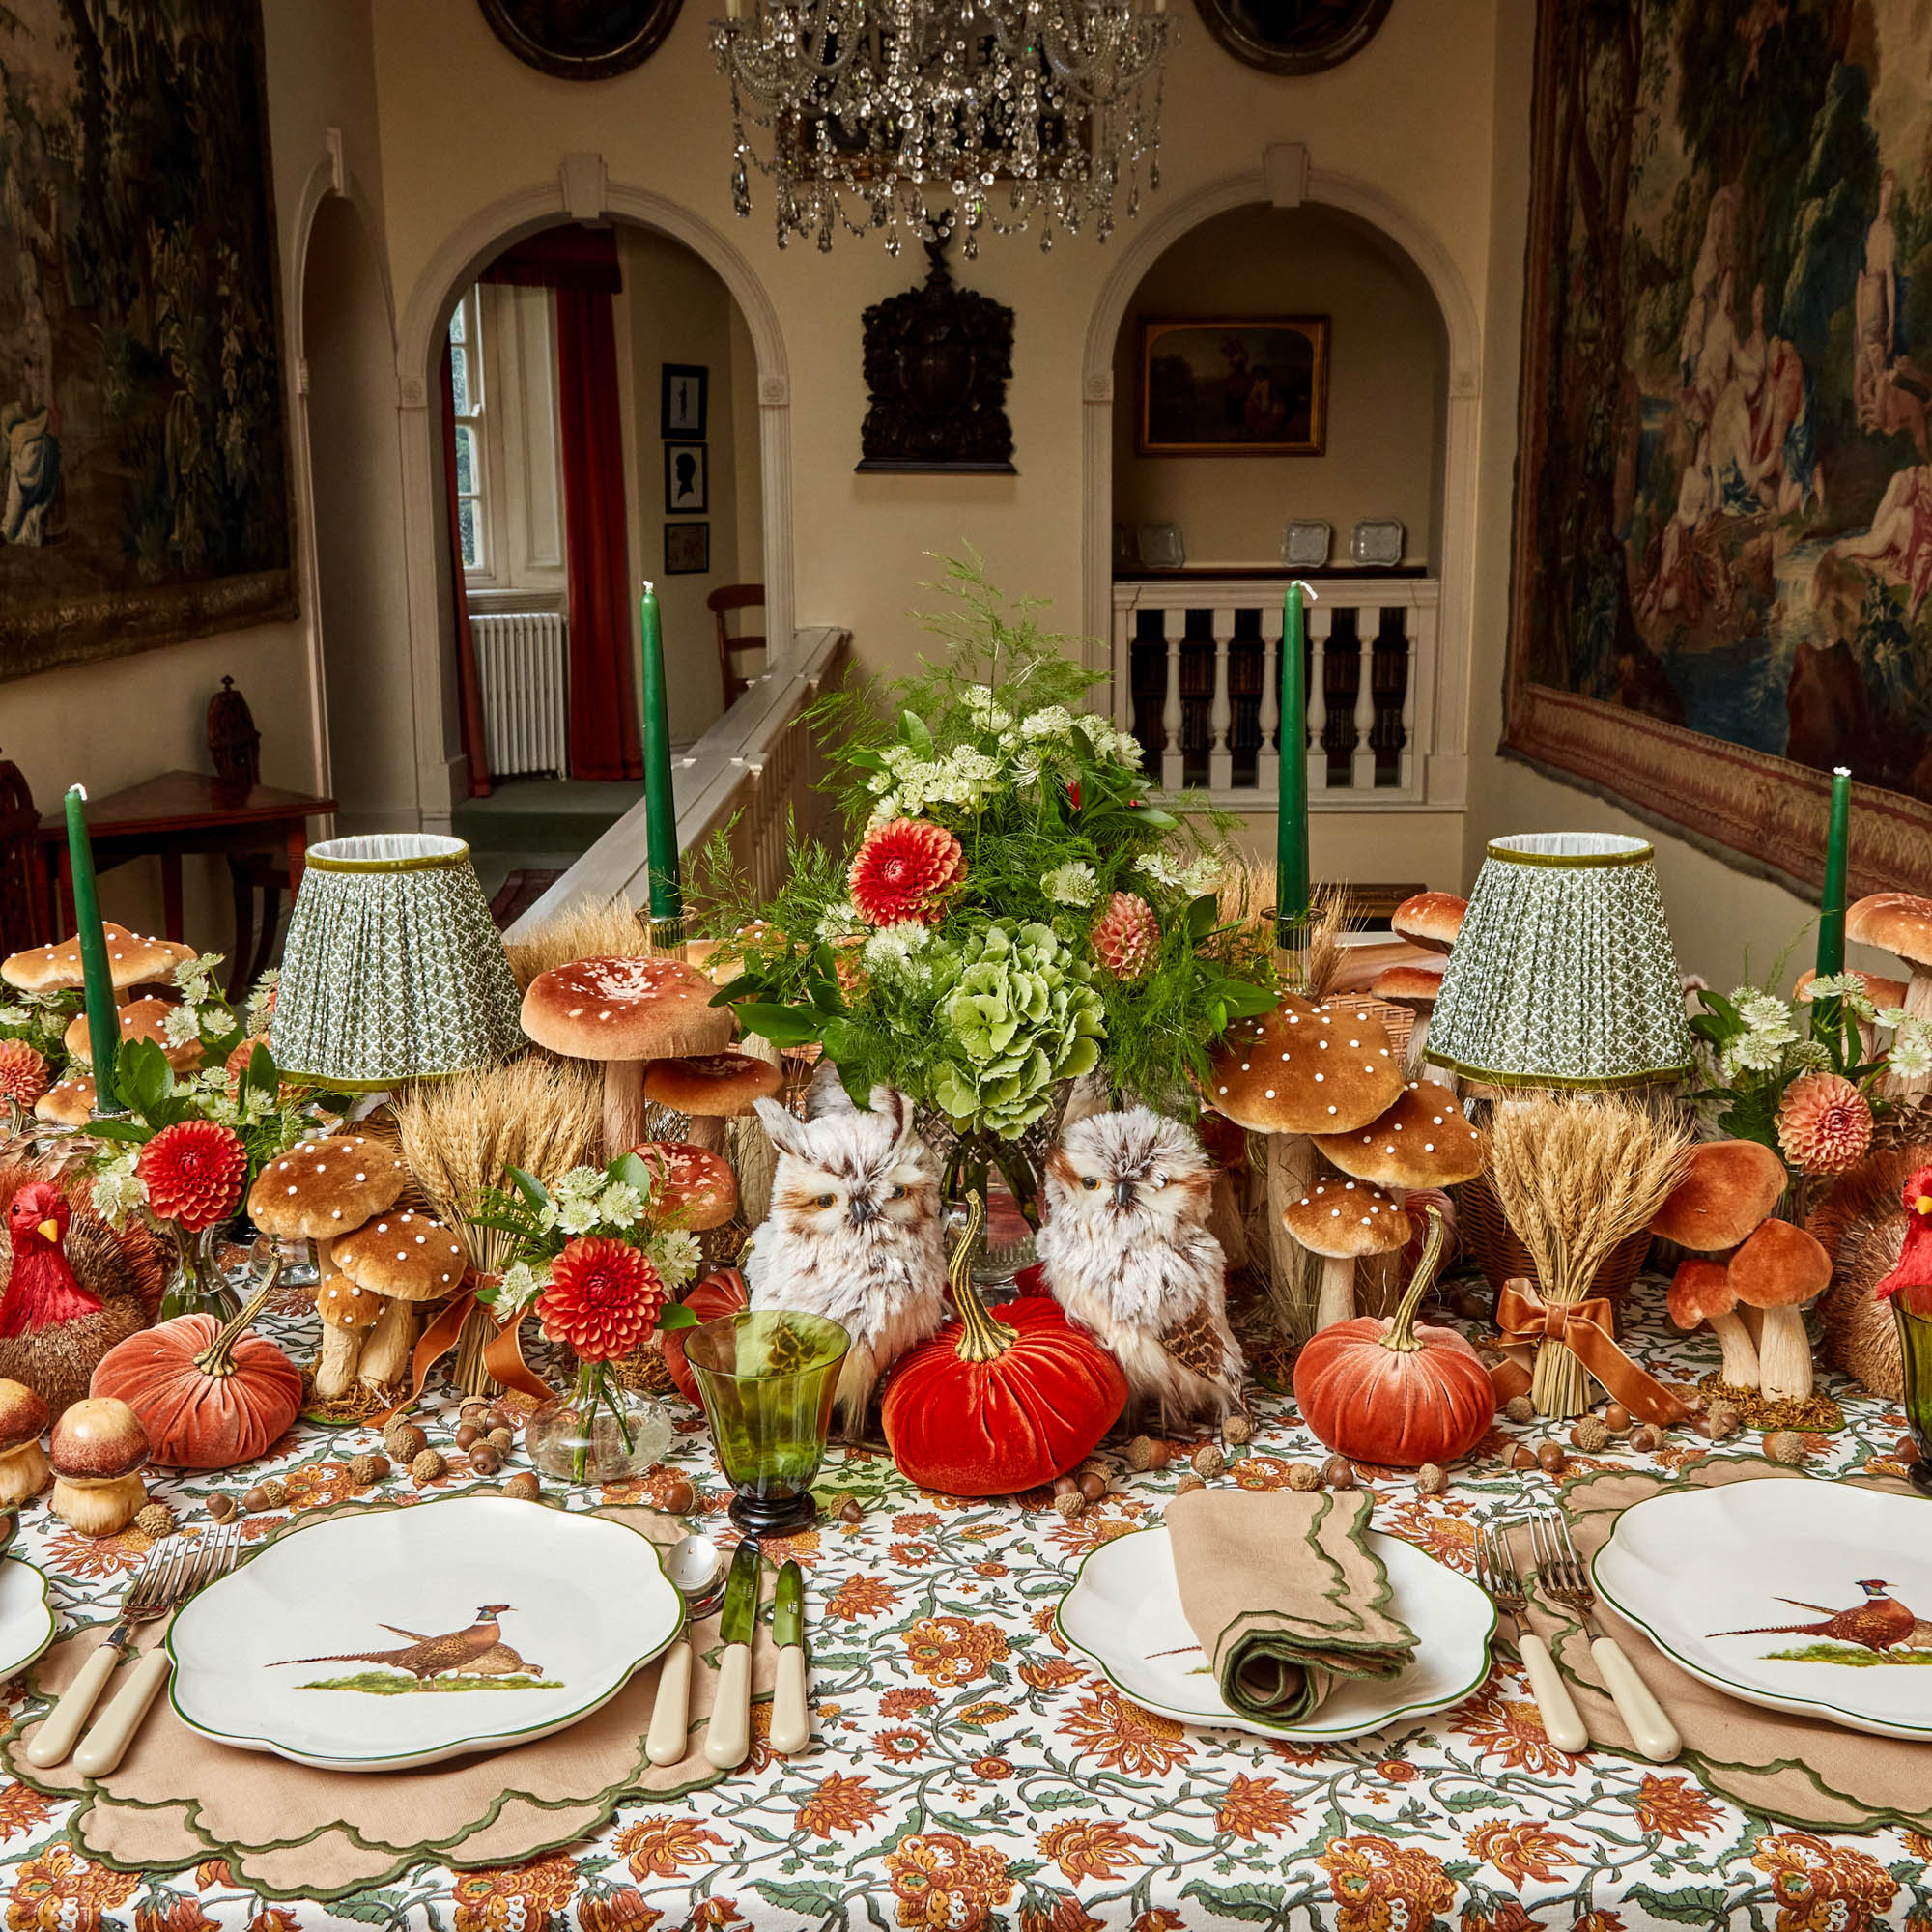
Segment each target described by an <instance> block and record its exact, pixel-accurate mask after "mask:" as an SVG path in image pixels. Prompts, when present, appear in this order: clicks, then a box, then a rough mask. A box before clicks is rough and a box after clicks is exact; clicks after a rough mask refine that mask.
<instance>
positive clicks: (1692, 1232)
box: [1650, 1141, 1788, 1380]
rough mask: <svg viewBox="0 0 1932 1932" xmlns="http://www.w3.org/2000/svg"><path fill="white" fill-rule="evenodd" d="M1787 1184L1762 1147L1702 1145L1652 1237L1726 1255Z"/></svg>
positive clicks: (1694, 1152)
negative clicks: (1657, 1236)
mask: <svg viewBox="0 0 1932 1932" xmlns="http://www.w3.org/2000/svg"><path fill="white" fill-rule="evenodd" d="M1787 1180H1788V1177H1787V1175H1786V1174H1785V1171H1784V1163H1783V1162H1782V1161H1781V1160H1779V1159H1778V1157H1777V1156H1776V1154H1775V1153H1773V1152H1772V1151H1771V1150H1770V1149H1769V1148H1768V1147H1766V1146H1764V1145H1763V1144H1762V1143H1761V1142H1758V1141H1701V1142H1699V1143H1698V1145H1697V1146H1695V1147H1693V1148H1692V1149H1691V1150H1690V1163H1689V1165H1688V1166H1687V1167H1686V1168H1685V1170H1684V1179H1682V1180H1680V1181H1679V1182H1678V1183H1677V1185H1676V1186H1675V1187H1673V1188H1672V1189H1671V1190H1670V1192H1669V1193H1668V1194H1667V1195H1665V1196H1664V1200H1663V1206H1662V1208H1659V1209H1658V1210H1657V1212H1656V1214H1655V1215H1653V1216H1652V1217H1651V1223H1650V1232H1651V1233H1652V1234H1653V1235H1661V1236H1662V1237H1663V1239H1665V1240H1666V1241H1675V1242H1676V1243H1677V1245H1678V1246H1679V1247H1680V1248H1689V1249H1690V1251H1691V1252H1692V1253H1693V1254H1700V1255H1717V1254H1722V1253H1724V1252H1725V1251H1726V1250H1727V1249H1730V1248H1734V1247H1736V1246H1737V1245H1738V1243H1739V1242H1740V1241H1742V1240H1744V1239H1745V1237H1746V1236H1748V1235H1749V1234H1750V1233H1751V1231H1752V1230H1753V1229H1755V1228H1756V1227H1758V1226H1759V1225H1760V1224H1761V1223H1762V1222H1763V1221H1764V1219H1765V1217H1766V1216H1767V1215H1768V1214H1769V1213H1770V1212H1771V1210H1772V1209H1773V1208H1776V1206H1777V1204H1778V1201H1779V1200H1780V1199H1781V1198H1782V1196H1783V1193H1784V1189H1785V1185H1786V1182H1787ZM1725 1379H1726V1380H1728V1379H1729V1378H1728V1377H1726V1378H1725Z"/></svg>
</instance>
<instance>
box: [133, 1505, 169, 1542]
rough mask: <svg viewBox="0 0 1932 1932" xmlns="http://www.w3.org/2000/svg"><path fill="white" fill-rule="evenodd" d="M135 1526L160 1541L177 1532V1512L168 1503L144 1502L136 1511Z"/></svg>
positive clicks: (142, 1532)
mask: <svg viewBox="0 0 1932 1932" xmlns="http://www.w3.org/2000/svg"><path fill="white" fill-rule="evenodd" d="M134 1527H135V1528H136V1529H138V1530H139V1531H140V1532H141V1534H142V1535H143V1536H147V1537H152V1538H154V1540H155V1541H156V1542H159V1541H160V1539H161V1538H162V1537H164V1536H172V1535H173V1534H174V1533H175V1513H174V1511H173V1510H171V1509H170V1508H169V1507H168V1506H167V1504H166V1503H144V1504H143V1505H142V1506H141V1507H140V1508H139V1509H138V1510H136V1511H135V1512H134Z"/></svg>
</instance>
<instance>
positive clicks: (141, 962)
mask: <svg viewBox="0 0 1932 1932" xmlns="http://www.w3.org/2000/svg"><path fill="white" fill-rule="evenodd" d="M100 931H101V936H102V938H103V939H104V940H105V941H106V943H107V977H108V978H109V979H110V980H112V981H113V984H114V997H115V999H116V1001H117V1002H125V1001H126V999H127V997H128V988H129V987H130V986H152V985H157V984H160V983H162V982H164V981H166V980H171V979H172V978H173V977H174V970H175V966H176V963H177V961H178V960H179V958H180V952H179V950H178V949H177V948H176V946H175V945H174V944H173V942H171V941H169V940H165V939H148V938H144V937H143V936H142V935H141V934H140V933H138V932H129V931H128V928H127V927H126V926H125V925H116V924H115V923H114V922H113V921H112V920H111V919H110V920H103V921H102V922H101V924H100ZM0 980H6V982H7V983H8V985H10V986H17V987H18V988H19V989H20V991H21V992H23V993H56V992H64V991H68V990H71V989H77V988H79V987H82V986H85V985H86V983H87V974H86V969H85V968H84V967H83V966H82V964H81V959H80V935H79V934H78V933H76V934H75V935H74V936H73V937H72V938H71V939H64V940H63V941H62V942H61V943H60V944H59V945H58V946H30V947H28V948H27V949H26V950H25V951H24V952H14V953H10V954H9V955H8V957H7V958H5V959H0Z"/></svg>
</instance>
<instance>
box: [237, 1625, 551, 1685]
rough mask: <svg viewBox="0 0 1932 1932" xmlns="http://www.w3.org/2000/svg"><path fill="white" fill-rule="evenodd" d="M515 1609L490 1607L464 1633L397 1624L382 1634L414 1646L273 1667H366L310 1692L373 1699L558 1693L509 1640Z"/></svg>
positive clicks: (350, 1652) (285, 1660)
mask: <svg viewBox="0 0 1932 1932" xmlns="http://www.w3.org/2000/svg"><path fill="white" fill-rule="evenodd" d="M513 1609H514V1605H509V1604H485V1605H482V1606H481V1607H480V1608H479V1609H478V1610H477V1612H476V1620H475V1622H474V1623H472V1624H469V1625H468V1626H467V1627H466V1628H465V1629H463V1630H458V1631H447V1632H444V1633H443V1634H441V1635H440V1636H428V1635H425V1634H423V1633H422V1632H421V1631H412V1630H404V1629H402V1628H401V1626H400V1625H397V1624H381V1625H379V1626H378V1628H379V1629H382V1630H385V1631H388V1632H389V1633H390V1634H392V1635H395V1636H402V1637H408V1638H409V1642H408V1643H406V1644H403V1645H400V1646H398V1647H397V1648H395V1649H391V1650H346V1651H336V1652H333V1653H331V1654H330V1655H328V1656H327V1657H285V1658H283V1659H281V1660H280V1661H279V1662H275V1663H271V1664H270V1665H268V1666H267V1667H268V1668H269V1669H270V1670H281V1669H285V1668H287V1667H288V1666H289V1665H290V1664H296V1663H366V1664H369V1665H372V1666H373V1668H371V1669H368V1670H363V1671H358V1672H357V1673H355V1675H354V1676H351V1677H332V1678H327V1679H325V1680H323V1681H320V1682H318V1683H314V1684H304V1685H302V1686H301V1687H300V1688H301V1689H302V1690H361V1691H365V1692H367V1693H369V1694H370V1695H372V1696H378V1697H396V1696H404V1695H408V1694H409V1693H411V1692H412V1691H419V1690H560V1689H561V1688H562V1686H561V1684H560V1682H558V1681H556V1680H547V1679H546V1678H545V1677H544V1674H543V1666H542V1665H541V1664H539V1663H526V1662H525V1661H524V1659H523V1658H522V1657H521V1656H520V1655H519V1654H518V1653H517V1652H516V1651H515V1650H514V1649H512V1648H511V1646H510V1645H509V1644H507V1643H505V1642H504V1641H503V1627H502V1625H501V1623H500V1622H498V1619H499V1618H500V1617H501V1616H502V1615H503V1613H504V1612H505V1611H510V1610H513Z"/></svg>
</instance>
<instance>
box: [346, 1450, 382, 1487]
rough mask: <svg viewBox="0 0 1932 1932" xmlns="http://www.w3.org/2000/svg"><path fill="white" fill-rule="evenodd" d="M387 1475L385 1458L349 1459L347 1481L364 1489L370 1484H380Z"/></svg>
mask: <svg viewBox="0 0 1932 1932" xmlns="http://www.w3.org/2000/svg"><path fill="white" fill-rule="evenodd" d="M388 1473H389V1459H388V1458H387V1457H386V1456H371V1455H366V1454H365V1455H361V1456H352V1457H351V1458H350V1459H349V1480H350V1481H351V1482H353V1483H360V1484H362V1485H363V1486H364V1487H366V1486H367V1485H369V1484H370V1483H380V1482H381V1481H382V1480H383V1478H384V1476H386V1475H387V1474H388Z"/></svg>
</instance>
